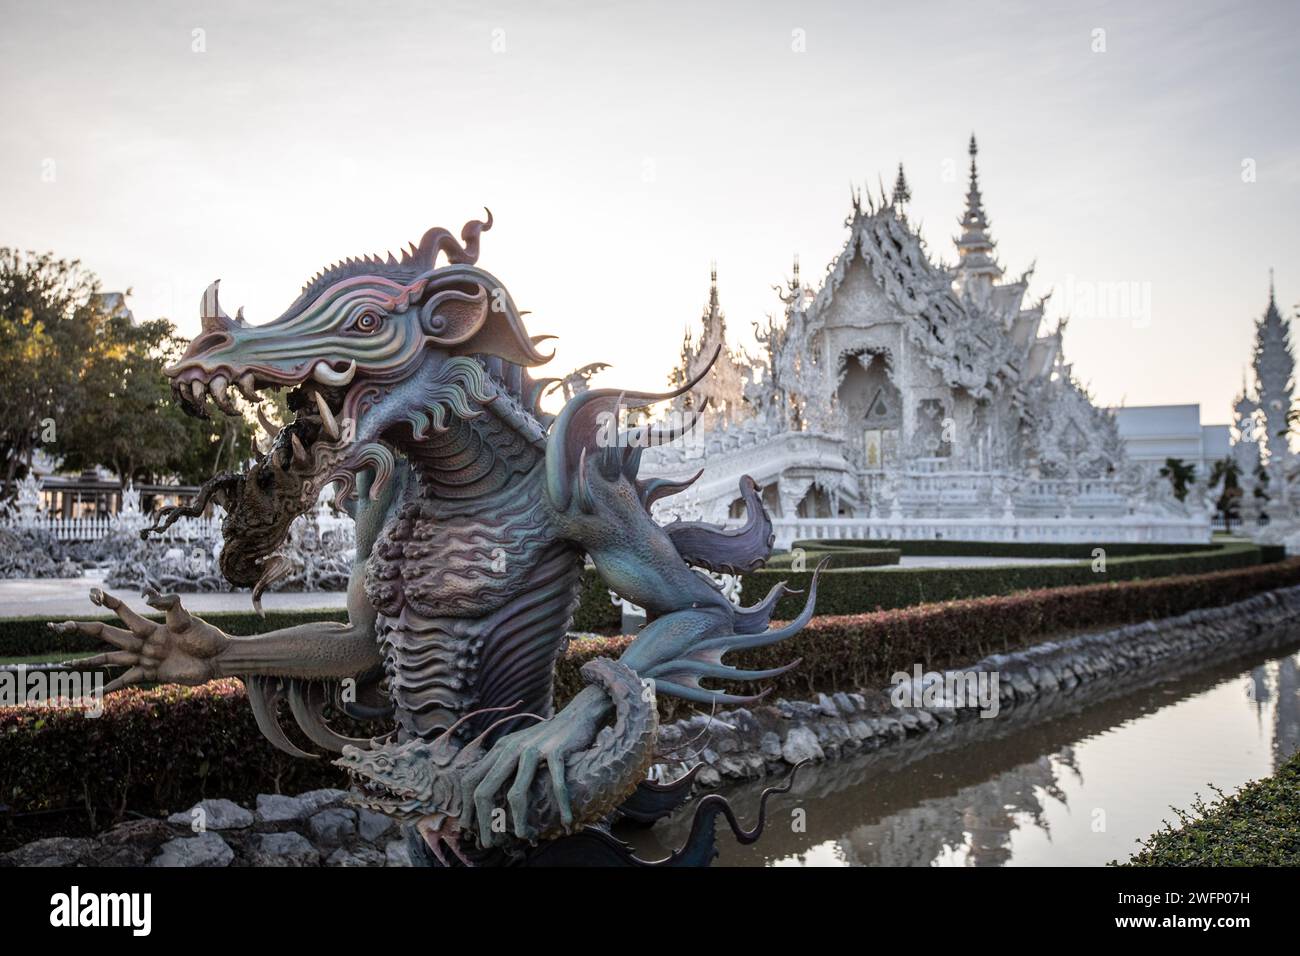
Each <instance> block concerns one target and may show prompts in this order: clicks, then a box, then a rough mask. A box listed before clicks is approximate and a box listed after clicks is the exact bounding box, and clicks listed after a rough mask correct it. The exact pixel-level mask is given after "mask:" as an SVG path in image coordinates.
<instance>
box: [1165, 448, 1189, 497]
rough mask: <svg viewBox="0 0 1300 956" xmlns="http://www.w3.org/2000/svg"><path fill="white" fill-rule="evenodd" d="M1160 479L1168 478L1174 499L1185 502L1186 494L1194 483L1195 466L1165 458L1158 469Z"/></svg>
mask: <svg viewBox="0 0 1300 956" xmlns="http://www.w3.org/2000/svg"><path fill="white" fill-rule="evenodd" d="M1160 477H1161V478H1168V479H1169V483H1170V484H1171V485H1173V486H1174V497H1175V498H1177V499H1178V500H1179V501H1186V500H1187V492H1188V490H1189V488H1190V487H1191V485H1192V484H1193V483H1194V482H1195V481H1196V466H1195V465H1189V464H1188V463H1187V462H1185V461H1183V460H1182V459H1181V458H1166V459H1165V464H1164V467H1163V468H1161V469H1160Z"/></svg>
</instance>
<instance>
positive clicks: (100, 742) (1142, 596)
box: [0, 559, 1300, 846]
mask: <svg viewBox="0 0 1300 956" xmlns="http://www.w3.org/2000/svg"><path fill="white" fill-rule="evenodd" d="M1295 584H1300V559H1293V560H1289V561H1286V562H1283V563H1280V564H1273V565H1268V566H1265V567H1261V568H1247V569H1242V570H1237V571H1225V572H1218V573H1214V574H1202V575H1189V576H1182V577H1173V578H1164V579H1160V580H1154V581H1142V582H1125V583H1111V584H1093V585H1089V586H1086V587H1071V588H1058V589H1048V590H1038V591H1030V592H1026V593H1023V594H1016V595H1013V596H1010V597H986V598H978V599H974V600H965V601H954V602H950V603H945V604H938V605H930V606H926V607H919V608H910V609H906V610H894V611H880V612H875V613H872V614H860V615H852V616H841V617H818V618H815V619H814V620H813V621H812V622H811V623H810V624H809V625H808V627H806V628H805V629H804V630H803V632H802V633H800V634H799V635H797V636H796V637H794V638H791V639H790V640H788V641H785V642H783V643H782V644H779V645H777V646H775V647H768V648H758V649H754V650H750V651H745V652H743V653H740V654H737V655H735V659H734V660H729V661H728V663H734V664H736V665H737V666H741V667H769V666H773V665H775V664H784V663H787V662H789V661H790V660H793V659H794V658H802V663H801V665H800V666H799V667H798V668H796V669H795V670H794V671H792V672H790V673H789V674H785V675H782V676H781V677H780V678H778V679H777V680H775V681H771V682H766V683H765V684H764V685H763V686H762V687H759V686H757V685H743V684H742V685H740V686H739V687H736V688H729V689H735V690H736V691H737V692H739V693H759V692H760V691H761V690H764V689H768V690H772V691H775V692H777V693H782V694H797V695H806V694H808V693H811V692H813V691H815V690H836V689H852V688H858V687H874V686H883V685H885V684H886V683H888V681H889V678H890V676H891V675H892V674H894V673H895V672H897V671H910V670H911V669H912V667H913V665H915V664H917V663H920V664H921V665H922V666H923V667H925V668H926V669H941V668H946V667H957V666H960V665H963V664H967V663H970V662H973V661H975V660H978V659H979V658H981V657H984V656H986V655H988V654H992V653H996V652H999V651H1009V650H1014V649H1016V648H1021V647H1026V646H1029V645H1031V644H1033V643H1035V642H1037V641H1039V640H1041V639H1042V638H1044V637H1045V636H1048V635H1052V634H1059V633H1061V632H1063V631H1069V630H1073V629H1077V628H1085V627H1087V628H1095V627H1107V626H1114V625H1119V624H1123V623H1129V622H1132V621H1140V620H1146V619H1150V618H1159V617H1167V616H1169V615H1173V614H1181V613H1183V612H1185V611H1188V610H1191V609H1193V608H1197V607H1212V606H1217V605H1223V604H1228V603H1231V602H1233V601H1239V600H1242V599H1243V598H1246V597H1249V596H1250V595H1252V594H1256V593H1258V592H1260V591H1264V590H1269V589H1273V588H1280V587H1287V586H1291V585H1295ZM269 616H270V615H268V617H269ZM631 640H632V639H631V638H630V637H627V636H622V637H591V638H579V639H575V640H573V641H572V642H571V643H570V645H569V648H568V650H567V652H566V653H565V655H564V656H563V657H562V658H561V660H560V661H559V663H558V665H557V667H556V675H555V696H556V702H557V705H558V706H563V705H564V703H566V702H567V701H568V700H569V699H570V698H571V697H572V696H573V695H574V694H575V693H576V692H577V691H578V690H579V689H580V688H581V687H582V680H581V678H580V677H579V673H578V672H579V668H581V666H582V665H583V663H585V662H586V661H588V660H590V659H591V658H593V657H600V656H608V657H617V656H618V655H620V654H621V653H622V652H623V650H624V649H625V648H626V647H627V645H628V643H630V641H631ZM683 706H686V705H682V704H680V703H679V702H676V701H674V700H672V699H671V698H668V697H662V696H661V697H660V707H661V710H662V712H663V714H664V716H665V717H666V718H671V717H672V716H673V714H674V711H675V710H676V709H678V708H680V707H683ZM283 724H284V726H285V728H286V729H288V730H290V731H291V735H295V736H296V734H295V732H293V730H292V728H293V723H292V719H291V718H289V717H287V716H286V717H285V719H284V721H283ZM340 729H342V730H344V732H346V733H356V730H354V729H352V728H345V727H340ZM299 743H300V746H309V745H306V744H305V743H303V742H302V741H301V740H300V741H299ZM343 783H344V778H343V775H342V773H341V772H340V771H338V770H337V769H336V768H335V767H334V766H333V765H332V764H331V763H330V762H329V761H328V760H318V761H306V760H295V759H294V758H291V757H289V756H287V755H285V754H282V753H281V752H280V751H278V750H276V749H275V748H273V747H272V746H271V744H270V743H268V742H267V741H266V740H265V739H264V738H263V737H262V735H261V733H260V732H259V731H258V729H257V726H256V724H255V722H254V720H253V715H252V711H251V710H250V709H249V707H248V703H247V701H246V698H245V695H244V691H243V685H242V684H241V683H240V682H239V681H237V680H223V681H216V682H214V683H211V684H208V685H205V686H203V687H200V688H181V687H173V686H167V687H159V688H154V689H151V690H129V691H125V692H122V693H119V694H114V695H113V696H111V697H110V698H109V699H108V700H107V701H105V711H104V714H103V716H101V717H100V718H98V719H94V720H91V719H88V718H86V717H84V716H82V715H81V713H80V712H78V711H74V710H53V709H44V708H0V802H3V803H6V804H8V805H10V807H11V808H12V810H14V811H16V812H18V813H21V814H37V816H34V817H24V818H21V819H12V818H11V819H10V820H9V823H8V826H7V827H6V829H5V830H3V831H0V845H5V846H13V845H16V844H18V843H21V842H25V841H26V840H30V839H34V838H35V836H38V835H44V834H43V833H42V832H41V831H39V830H36V829H33V826H32V825H31V823H32V821H35V822H36V823H37V824H40V823H41V821H48V826H51V827H57V829H55V830H53V831H49V830H47V831H46V832H59V833H65V834H66V833H69V832H70V831H72V830H77V829H80V830H86V829H94V828H96V827H102V826H104V825H107V824H110V823H112V822H114V821H116V820H118V819H120V818H121V817H122V815H123V814H125V813H126V811H128V810H131V811H135V812H139V813H145V814H151V815H152V814H161V813H166V812H173V811H176V810H181V809H185V808H187V807H189V806H191V805H192V804H193V803H194V802H195V801H197V800H199V799H201V798H202V797H203V796H205V795H209V796H217V795H219V796H222V797H227V798H229V799H232V800H236V801H240V802H244V803H251V801H252V800H253V798H254V797H255V796H256V795H257V794H258V793H266V792H296V791H301V790H306V789H311V788H315V787H323V786H341V785H343ZM48 811H63V813H62V814H54V815H51V816H49V817H45V816H40V814H44V813H46V812H48ZM0 819H4V817H2V816H0Z"/></svg>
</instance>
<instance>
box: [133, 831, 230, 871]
mask: <svg viewBox="0 0 1300 956" xmlns="http://www.w3.org/2000/svg"><path fill="white" fill-rule="evenodd" d="M234 859H235V851H234V850H232V849H231V848H230V844H228V843H227V842H226V841H225V840H223V839H221V837H220V836H219V835H218V834H216V833H213V832H211V831H208V832H207V833H200V834H199V835H198V836H191V837H177V838H176V839H175V840H168V841H167V842H166V843H164V844H163V845H162V847H161V849H159V851H158V855H157V856H155V857H154V858H153V862H152V863H151V864H150V866H230V864H231V861H233V860H234Z"/></svg>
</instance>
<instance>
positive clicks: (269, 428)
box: [257, 406, 280, 441]
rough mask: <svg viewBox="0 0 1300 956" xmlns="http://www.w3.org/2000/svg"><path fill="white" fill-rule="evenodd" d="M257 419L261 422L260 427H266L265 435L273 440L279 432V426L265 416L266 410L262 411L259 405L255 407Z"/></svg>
mask: <svg viewBox="0 0 1300 956" xmlns="http://www.w3.org/2000/svg"><path fill="white" fill-rule="evenodd" d="M257 420H258V421H259V422H261V423H262V427H263V428H264V429H266V434H267V437H268V438H270V439H271V441H275V436H276V435H278V434H280V426H279V425H277V424H275V423H274V422H273V421H271V420H270V419H269V418H267V417H266V412H264V411H262V409H261V407H260V406H259V407H258V409H257Z"/></svg>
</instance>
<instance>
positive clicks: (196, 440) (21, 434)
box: [0, 249, 255, 483]
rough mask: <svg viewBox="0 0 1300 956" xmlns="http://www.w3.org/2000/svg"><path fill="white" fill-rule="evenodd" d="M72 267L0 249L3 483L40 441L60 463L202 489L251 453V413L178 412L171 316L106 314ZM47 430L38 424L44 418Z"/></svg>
mask: <svg viewBox="0 0 1300 956" xmlns="http://www.w3.org/2000/svg"><path fill="white" fill-rule="evenodd" d="M98 292H99V282H98V280H97V279H96V278H95V277H94V275H93V274H92V273H89V272H87V271H85V270H83V269H82V268H81V267H80V265H79V264H78V263H76V262H69V261H66V260H56V259H54V258H53V256H51V255H49V254H46V255H43V256H37V255H34V254H31V253H28V254H26V255H22V254H18V253H14V252H12V251H10V250H7V249H6V250H0V441H2V442H3V445H2V447H3V450H4V453H5V456H6V465H7V475H6V477H7V478H8V479H12V478H14V477H15V475H16V473H17V470H18V468H19V467H26V468H30V467H31V459H32V455H33V454H34V452H35V449H36V448H37V447H38V446H42V445H43V446H44V447H46V449H47V450H48V451H49V452H50V453H51V454H54V455H57V456H61V457H62V465H63V467H64V468H68V469H75V470H80V469H84V468H90V467H94V466H96V465H103V466H104V467H107V468H110V469H112V471H113V472H114V473H115V474H116V475H118V476H119V477H120V478H121V479H122V480H123V481H124V482H125V481H127V480H133V481H143V482H150V481H156V480H158V479H159V478H161V477H163V476H175V477H176V478H178V479H179V480H181V481H182V482H186V483H200V482H202V481H205V480H206V479H207V478H209V477H211V476H212V475H213V474H214V473H215V472H217V471H221V470H230V469H235V468H237V467H238V466H239V465H240V464H241V463H242V462H244V461H245V460H247V459H248V458H249V457H250V456H251V454H252V451H253V444H252V442H253V435H254V432H255V426H254V425H253V423H252V421H251V420H250V419H249V418H248V416H242V417H226V416H224V415H221V414H220V413H216V414H214V415H213V417H212V419H211V420H200V419H194V418H190V417H189V416H187V415H185V414H184V413H183V412H182V411H181V409H180V407H179V405H178V404H177V403H176V402H174V401H172V396H171V386H170V384H169V383H168V380H167V378H166V376H165V375H164V374H163V368H164V367H165V366H166V365H168V364H169V363H171V362H173V361H175V360H176V358H178V357H179V355H180V354H181V353H182V352H183V351H184V349H185V340H184V339H183V338H182V337H180V336H178V335H177V334H176V329H175V326H173V325H172V323H171V322H169V321H168V320H166V319H155V320H153V321H149V322H140V323H137V322H135V321H134V320H133V319H132V318H131V316H130V314H129V313H128V312H126V311H125V310H123V309H120V308H118V309H116V310H113V309H109V308H107V307H106V306H105V303H104V300H103V299H102V298H101V297H100V296H99V295H98ZM43 422H44V423H49V424H51V425H52V426H53V427H52V428H45V427H42V423H43Z"/></svg>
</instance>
